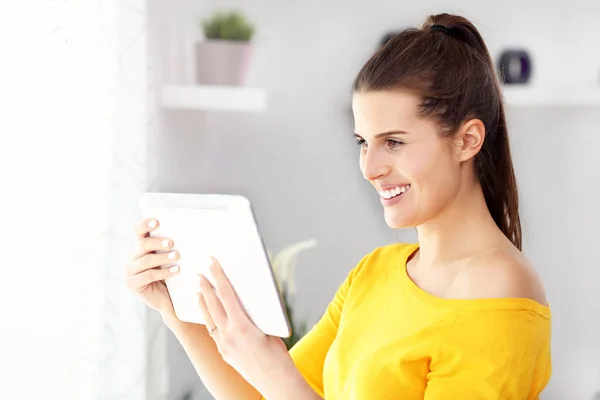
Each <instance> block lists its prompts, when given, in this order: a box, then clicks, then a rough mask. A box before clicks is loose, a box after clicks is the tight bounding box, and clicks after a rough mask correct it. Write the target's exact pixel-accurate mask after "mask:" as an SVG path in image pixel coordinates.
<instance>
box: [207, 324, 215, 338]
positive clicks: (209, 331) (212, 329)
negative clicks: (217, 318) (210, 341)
mask: <svg viewBox="0 0 600 400" xmlns="http://www.w3.org/2000/svg"><path fill="white" fill-rule="evenodd" d="M216 330H217V327H216V326H213V327H212V328H210V329H209V330H208V334H209V335H210V336H211V337H212V335H213V333H215V331H216Z"/></svg>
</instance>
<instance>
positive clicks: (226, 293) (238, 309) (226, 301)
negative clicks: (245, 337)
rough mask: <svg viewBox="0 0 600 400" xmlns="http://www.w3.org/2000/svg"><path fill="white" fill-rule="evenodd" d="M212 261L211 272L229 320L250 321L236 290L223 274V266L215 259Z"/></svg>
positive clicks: (212, 258)
mask: <svg viewBox="0 0 600 400" xmlns="http://www.w3.org/2000/svg"><path fill="white" fill-rule="evenodd" d="M211 260H212V263H211V265H210V272H211V274H212V276H213V278H214V280H215V289H216V290H217V294H218V296H219V299H220V300H221V303H222V304H223V307H224V308H225V312H226V313H227V315H228V316H229V318H233V319H235V320H237V321H241V320H242V319H248V316H247V315H246V313H245V312H244V310H243V308H242V305H241V303H240V301H239V299H238V297H237V294H236V293H235V290H233V286H231V282H229V279H228V278H227V276H226V275H225V273H224V272H223V268H222V267H221V264H219V262H218V261H217V260H216V259H215V258H214V257H211Z"/></svg>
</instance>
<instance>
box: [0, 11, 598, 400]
mask: <svg viewBox="0 0 600 400" xmlns="http://www.w3.org/2000/svg"><path fill="white" fill-rule="evenodd" d="M232 10H237V11H238V12H239V13H240V14H238V15H241V16H243V18H245V19H246V20H247V21H249V23H250V24H252V26H253V27H254V30H253V33H252V35H251V37H250V38H248V40H247V41H245V42H246V43H244V40H237V47H236V46H229V47H227V44H225V45H223V43H222V42H221V44H222V45H223V46H221V48H219V46H216V47H215V46H213V45H214V42H215V40H212V41H211V40H208V39H209V38H207V32H208V27H207V26H208V25H207V26H203V24H202V21H205V20H209V19H210V18H211V17H212V16H213V15H214V12H217V11H223V12H229V11H232ZM0 11H1V14H2V15H1V16H0V26H1V28H0V44H1V48H2V49H3V54H4V56H5V57H6V58H5V60H6V61H5V62H4V61H3V63H2V65H1V66H0V68H1V71H2V73H1V74H0V84H1V86H0V88H1V89H0V90H1V91H2V93H1V94H0V96H2V97H0V99H2V104H3V111H2V112H0V123H1V124H2V125H1V126H2V130H1V134H2V139H3V140H2V145H1V146H0V151H1V154H0V155H1V157H0V159H1V161H0V162H1V163H2V164H1V166H2V182H3V183H4V185H3V190H2V196H1V199H0V201H1V202H2V207H0V208H1V209H2V215H1V216H0V225H1V226H2V229H0V239H1V240H2V243H3V244H4V248H3V250H4V252H3V253H4V254H5V259H4V264H5V268H6V271H7V273H6V275H5V277H4V279H3V284H4V285H3V288H2V291H1V293H0V296H2V297H1V298H0V299H1V302H0V304H2V315H3V318H2V322H1V324H2V328H1V331H0V343H1V344H0V346H2V347H0V350H1V352H0V354H1V355H0V357H1V360H0V363H2V364H6V369H5V368H3V370H4V371H9V372H8V375H4V377H3V379H2V380H3V381H4V382H3V383H2V384H0V397H1V398H6V399H9V398H10V399H36V398H42V397H43V398H63V399H77V400H80V399H81V400H88V399H89V400H91V399H118V400H142V399H148V400H159V399H161V400H162V399H165V400H167V399H168V400H200V399H209V398H210V396H209V395H208V394H207V393H206V391H205V390H204V389H203V386H202V384H201V382H200V380H199V378H198V377H197V375H196V374H195V372H194V370H193V368H192V366H191V364H190V362H189V361H188V359H187V357H186V356H185V354H184V353H183V351H182V349H181V347H180V346H179V344H178V342H177V341H176V340H175V339H174V337H173V336H172V335H171V334H170V333H169V332H167V331H166V329H165V328H164V327H163V326H162V324H161V322H160V320H159V318H157V315H155V313H153V312H150V311H148V310H147V309H146V308H145V307H144V306H143V305H142V304H141V302H140V301H138V300H137V299H136V298H135V297H134V296H133V295H131V294H130V293H129V292H127V290H126V288H125V285H124V276H123V272H122V271H123V268H124V265H125V263H126V262H127V261H128V260H129V257H130V256H131V252H132V250H133V246H134V244H135V243H134V236H133V231H132V226H133V224H134V223H135V222H136V221H137V220H139V219H140V218H141V215H140V212H139V210H138V208H137V203H136V196H137V194H138V193H140V192H142V191H157V192H181V193H206V192H213V193H239V194H243V195H245V196H247V197H248V198H249V199H250V200H251V201H252V202H253V206H254V210H255V212H256V216H257V219H258V222H259V224H260V226H261V230H262V233H263V237H264V240H265V243H266V246H267V247H268V248H269V249H270V250H272V251H273V252H277V251H279V250H281V249H283V248H285V247H286V246H288V245H290V244H293V243H297V242H300V241H304V240H309V239H312V240H314V242H313V243H316V246H314V247H312V248H310V249H309V250H306V251H303V252H302V253H301V254H299V255H298V257H297V268H296V269H295V270H294V271H293V278H294V280H295V287H296V291H295V295H294V296H293V297H292V299H291V301H292V307H293V309H294V315H295V318H296V319H298V320H302V321H304V322H305V323H307V324H309V325H311V324H313V323H314V322H316V320H318V318H319V317H320V316H321V314H322V313H323V311H324V309H325V307H326V305H327V304H328V302H329V301H330V299H331V298H332V296H333V294H334V292H335V290H336V289H337V287H338V286H339V284H340V283H341V282H342V281H343V280H344V278H345V276H346V274H347V273H348V272H349V271H350V269H351V268H353V267H354V266H355V264H356V263H357V262H358V261H359V259H360V258H361V257H362V256H363V255H364V254H365V253H367V252H369V251H371V250H372V249H373V248H375V247H377V246H381V245H385V244H388V243H393V242H397V241H408V242H413V241H415V240H416V236H415V232H414V231H413V230H407V231H395V230H391V229H389V228H387V226H386V225H385V222H384V220H383V215H382V210H381V206H380V204H379V200H378V198H377V194H376V193H375V192H374V191H373V190H372V189H370V187H369V185H368V184H367V183H366V182H365V181H364V180H363V179H362V177H361V175H360V171H359V168H358V148H357V147H356V145H355V143H354V139H353V137H352V134H353V128H354V127H353V119H352V113H351V84H352V81H353V79H354V76H355V75H356V73H357V72H358V70H359V69H360V67H361V66H362V64H363V63H364V62H365V61H366V60H367V59H368V57H369V56H370V55H371V54H372V52H373V51H375V50H376V49H377V48H378V46H379V45H380V44H381V42H382V40H383V39H384V37H385V36H386V35H387V34H388V33H390V32H394V31H398V30H401V29H403V28H406V27H409V26H416V27H418V26H420V25H421V23H422V22H423V21H424V20H425V18H426V17H427V16H428V15H430V14H437V13H441V12H449V13H456V14H461V15H463V16H465V17H467V18H469V19H470V20H471V21H472V22H473V23H474V24H475V25H476V27H477V28H478V29H479V30H480V32H481V34H482V35H483V37H484V40H485V41H486V43H487V45H488V48H489V50H490V52H491V55H492V57H493V59H494V62H495V63H497V65H499V64H498V63H499V62H500V60H501V59H502V60H504V64H502V65H504V66H505V67H506V70H505V73H506V77H507V81H512V83H508V82H507V83H505V84H504V96H505V100H506V104H507V113H508V124H509V132H510V134H511V140H512V142H511V145H512V150H513V156H514V162H515V168H516V173H517V178H518V184H519V189H520V195H521V217H522V222H523V232H524V252H525V254H526V256H527V257H528V258H529V259H531V260H532V262H533V264H534V265H535V266H536V268H537V269H538V271H539V273H540V274H541V276H542V279H543V281H544V283H545V285H546V289H547V294H548V298H549V300H550V305H551V308H552V310H553V339H552V340H553V345H552V346H553V347H552V351H553V371H554V372H553V376H552V379H551V381H550V384H549V386H548V387H547V389H546V390H545V392H544V394H543V396H542V398H543V399H544V400H591V399H595V398H597V397H596V396H598V393H599V392H600V289H599V286H598V285H599V282H600V262H599V261H598V250H597V249H598V244H597V243H598V240H599V239H600V234H599V233H598V230H597V229H598V226H599V225H600V211H599V207H598V205H599V204H600V190H599V189H598V185H599V184H600V152H598V148H599V147H600V24H599V23H598V21H599V20H600V2H597V1H596V2H590V1H589V0H571V1H569V2H565V1H561V2H547V1H539V0H535V1H529V2H520V1H516V0H505V1H504V2H501V3H497V2H493V3H492V2H481V1H474V0H455V1H454V2H452V3H449V2H447V1H441V0H425V1H420V2H408V1H384V0H370V1H362V0H346V1H341V0H336V1H329V2H323V1H316V0H305V1H302V2H294V1H287V0H283V1H274V0H254V1H243V0H237V1H228V0H218V1H216V0H215V1H209V0H195V1H192V0H172V1H161V0H148V1H144V0H104V1H102V2H100V1H92V0H80V1H75V0H74V1H58V0H54V1H53V0H46V1H42V0H39V1H16V0H12V1H11V0H8V1H5V2H3V3H2V5H1V6H0ZM213 22H215V21H213ZM239 22H240V21H239V20H236V22H235V23H234V24H233V26H234V27H235V26H239V25H236V24H239ZM242 25H243V24H242ZM205 29H207V30H205ZM220 39H221V40H224V39H227V38H220ZM217 41H218V40H217ZM210 42H212V44H213V45H210ZM211 46H212V47H211ZM236 66H239V68H238V69H236ZM228 68H230V69H228Z"/></svg>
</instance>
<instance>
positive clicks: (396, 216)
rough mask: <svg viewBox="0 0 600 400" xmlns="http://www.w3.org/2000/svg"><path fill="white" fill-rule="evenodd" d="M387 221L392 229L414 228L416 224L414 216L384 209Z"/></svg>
mask: <svg viewBox="0 0 600 400" xmlns="http://www.w3.org/2000/svg"><path fill="white" fill-rule="evenodd" d="M384 214H385V215H384V216H385V223H386V224H387V226H389V227H390V228H392V229H404V228H414V227H415V226H416V225H415V224H414V223H413V221H412V218H409V217H408V215H404V214H400V213H398V212H394V211H392V210H386V211H384Z"/></svg>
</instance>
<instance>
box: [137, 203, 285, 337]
mask: <svg viewBox="0 0 600 400" xmlns="http://www.w3.org/2000/svg"><path fill="white" fill-rule="evenodd" d="M138 201H139V207H140V210H141V212H142V215H143V217H144V218H156V219H157V220H158V221H159V227H158V228H157V229H156V230H154V231H153V232H152V233H151V235H152V236H157V237H168V238H171V239H172V240H173V242H174V249H175V250H177V251H178V252H179V254H180V259H179V260H178V261H177V265H179V266H180V268H181V269H180V272H179V273H178V274H177V275H175V276H173V277H171V278H169V279H167V280H166V284H167V288H168V290H169V294H170V296H171V301H172V302H173V307H174V309H175V314H176V315H177V317H178V318H179V319H180V320H181V321H186V322H193V323H198V324H204V320H203V318H202V314H201V311H200V306H199V304H198V294H197V290H198V289H199V287H200V276H199V273H202V274H203V275H205V276H206V277H207V279H208V280H209V281H210V282H211V283H212V284H213V285H214V280H213V277H212V276H211V274H210V271H209V269H208V267H209V265H210V258H209V257H210V256H213V257H215V258H216V259H217V260H218V261H219V263H220V264H221V266H222V267H223V271H224V272H225V275H226V276H227V278H228V279H229V281H230V282H231V285H232V286H233V288H234V290H235V292H236V293H237V296H238V298H239V300H240V302H241V304H242V307H243V308H244V310H245V311H246V313H247V314H248V316H249V318H250V320H251V321H252V322H253V323H254V324H255V325H256V326H257V327H258V328H259V329H260V330H261V331H262V332H263V333H265V334H268V335H272V336H279V337H289V336H290V335H291V327H290V323H289V320H288V316H287V314H286V312H285V307H284V305H283V301H282V297H281V294H280V293H279V290H278V287H277V283H276V281H275V276H274V274H273V270H272V268H271V263H270V261H269V257H268V255H267V251H266V250H265V247H264V244H263V241H262V237H261V234H260V231H259V229H258V225H257V223H256V219H255V217H254V213H253V212H252V208H251V205H250V201H249V200H248V199H247V198H245V197H244V196H240V195H223V194H183V193H142V194H140V195H139V198H138ZM171 265H173V264H166V265H163V266H162V267H163V268H168V267H170V266H171Z"/></svg>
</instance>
